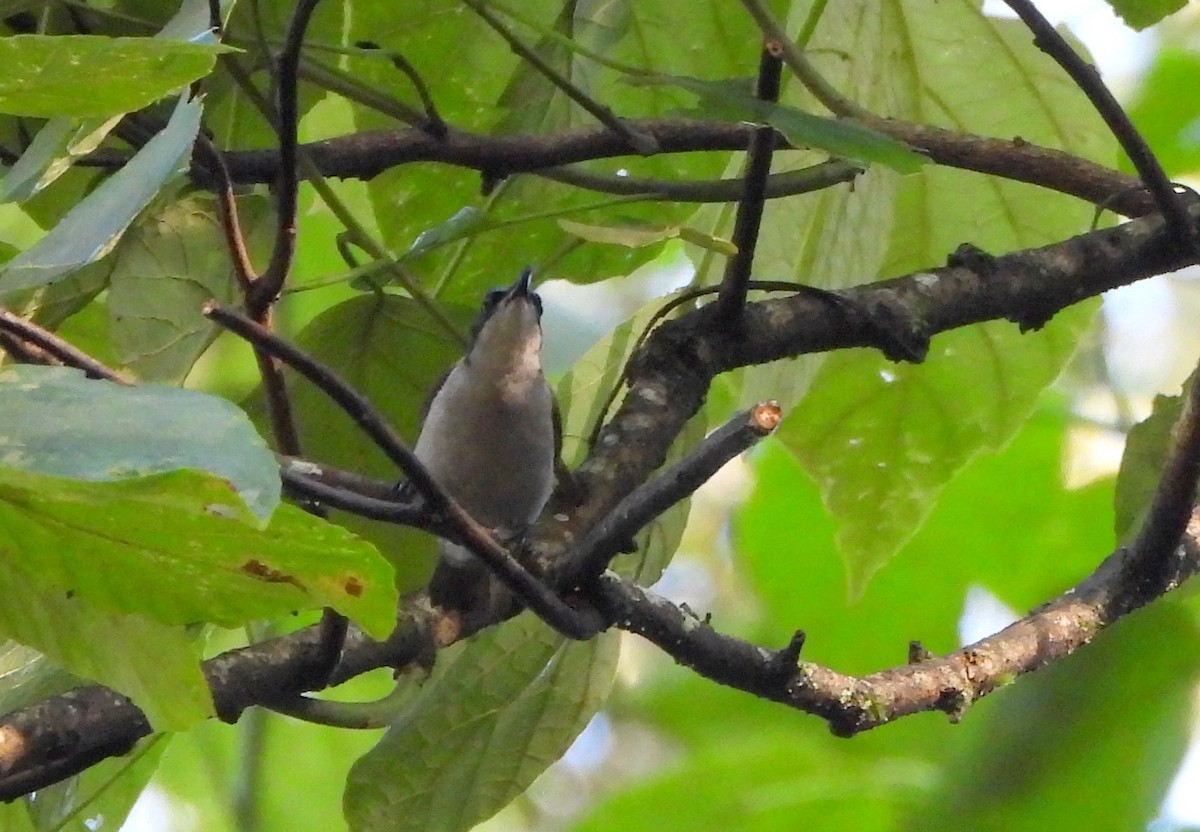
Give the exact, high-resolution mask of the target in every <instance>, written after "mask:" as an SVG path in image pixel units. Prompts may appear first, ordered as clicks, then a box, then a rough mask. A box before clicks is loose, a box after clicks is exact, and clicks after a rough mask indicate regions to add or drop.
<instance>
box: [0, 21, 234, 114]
mask: <svg viewBox="0 0 1200 832" xmlns="http://www.w3.org/2000/svg"><path fill="white" fill-rule="evenodd" d="M228 51H230V48H229V47H227V46H220V45H216V44H208V45H206V44H197V43H181V42H179V41H172V40H166V39H160V38H110V37H101V36H99V35H59V36H46V35H13V36H11V37H7V38H0V63H3V65H4V67H5V72H4V76H3V78H2V79H0V112H3V113H12V114H14V115H19V116H33V117H36V118H53V117H55V116H74V117H76V118H88V117H94V118H102V117H106V116H112V115H117V114H119V113H128V112H132V111H133V110H140V109H142V108H143V107H145V106H147V105H149V104H152V103H154V102H155V101H158V100H159V99H160V98H165V97H166V96H167V95H169V94H171V93H172V92H174V91H175V90H178V89H179V88H180V87H183V86H184V85H186V84H190V83H191V82H192V81H195V80H196V79H197V78H203V77H204V76H205V75H207V74H208V73H209V72H210V71H211V70H212V67H213V63H214V62H215V61H216V59H217V55H219V54H220V53H222V52H228ZM97 78H103V79H105V83H102V84H98V83H96V79H97Z"/></svg>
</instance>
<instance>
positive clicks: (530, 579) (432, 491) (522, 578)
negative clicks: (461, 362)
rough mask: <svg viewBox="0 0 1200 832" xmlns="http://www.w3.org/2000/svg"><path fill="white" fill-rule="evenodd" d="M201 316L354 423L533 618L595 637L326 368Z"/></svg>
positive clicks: (268, 339) (261, 333) (218, 311)
mask: <svg viewBox="0 0 1200 832" xmlns="http://www.w3.org/2000/svg"><path fill="white" fill-rule="evenodd" d="M204 314H205V315H207V316H208V317H209V318H212V319H213V320H214V321H216V322H217V323H219V324H221V325H222V326H223V327H225V328H226V329H228V330H230V331H231V332H233V333H235V334H236V335H238V336H240V337H242V338H244V339H246V340H247V341H249V342H250V343H251V344H253V345H254V346H255V347H258V348H260V349H262V350H263V351H265V352H268V353H270V354H271V355H272V356H275V357H277V358H279V359H281V360H283V361H284V362H286V363H287V364H288V366H290V367H292V369H294V370H296V371H297V372H299V373H300V374H301V375H303V376H304V377H305V378H307V379H308V380H309V381H311V382H312V383H313V384H315V385H317V387H318V388H320V389H321V391H322V392H323V393H325V395H327V396H329V398H330V399H331V400H332V401H333V402H334V403H335V404H336V405H338V407H340V408H341V409H342V410H343V411H345V413H346V414H347V415H348V416H350V418H351V419H353V420H354V423H355V424H356V425H358V427H359V428H361V429H362V431H363V433H365V434H366V435H367V436H368V437H369V438H370V439H371V441H372V442H374V443H375V444H376V445H377V446H378V447H379V448H380V450H382V451H383V452H384V454H386V455H387V457H388V458H389V459H390V460H392V461H393V462H394V463H396V465H397V466H398V467H399V468H400V470H401V471H403V472H404V475H405V476H406V477H407V478H408V480H409V482H411V483H412V484H413V486H414V487H415V488H416V489H417V491H418V493H420V495H421V497H422V498H424V500H425V502H426V504H427V506H428V507H429V510H430V511H432V512H434V513H436V514H438V515H440V516H442V517H444V518H445V519H446V521H447V523H448V524H449V525H450V527H451V528H452V529H453V532H454V534H453V537H454V538H455V539H456V540H457V541H458V542H460V543H462V545H463V546H465V547H466V548H467V549H468V550H470V552H471V553H472V554H474V555H476V556H477V557H478V558H479V559H480V560H481V561H483V562H484V563H485V564H486V565H487V566H488V568H489V569H491V570H492V572H493V573H494V574H495V575H496V577H498V578H499V579H500V580H501V581H502V582H503V583H504V585H505V586H506V587H508V588H509V589H511V590H512V591H513V593H514V594H515V595H516V596H517V598H518V599H519V600H520V601H521V602H522V603H523V604H525V606H527V607H529V609H531V610H532V611H533V612H534V613H535V614H536V615H538V616H539V617H540V618H542V619H543V620H544V621H546V623H547V624H550V626H552V627H554V628H555V629H557V630H558V631H559V632H561V633H563V634H564V635H567V636H569V637H571V638H577V639H586V638H590V637H592V636H593V635H595V634H596V632H597V630H598V629H600V628H601V627H602V623H601V622H599V621H598V620H596V619H595V618H594V617H592V616H588V615H587V614H585V613H581V612H579V611H576V610H574V609H572V608H571V607H569V606H568V605H567V604H566V603H565V602H564V601H563V600H562V599H561V598H559V597H558V596H557V595H555V594H554V592H553V591H552V590H551V589H550V588H549V587H548V586H546V585H545V584H544V583H542V582H541V581H540V580H538V579H537V578H536V577H534V576H533V575H532V574H531V573H530V572H529V571H528V570H526V569H525V567H524V566H522V565H521V564H520V562H519V561H518V560H517V559H516V558H514V557H513V556H512V554H511V553H510V552H509V551H508V550H507V549H505V548H504V547H503V546H501V545H500V544H499V543H498V542H496V539H495V538H494V537H492V534H491V532H489V531H488V530H487V529H486V528H484V527H483V526H482V525H480V524H479V522H478V521H477V520H475V519H474V518H473V517H471V515H470V514H469V513H468V512H467V511H466V510H465V509H464V508H463V507H462V506H461V505H459V504H458V502H457V501H456V500H454V499H453V498H452V497H451V496H450V495H449V494H447V493H446V491H445V489H443V488H442V487H441V486H440V485H439V484H438V483H437V481H436V480H434V479H433V477H432V475H430V473H429V471H428V470H427V469H426V468H425V466H424V465H422V464H421V461H420V460H418V459H417V457H416V455H415V454H414V453H413V452H412V450H411V449H410V448H409V447H408V446H407V445H406V444H405V443H404V440H403V439H401V438H400V436H399V435H398V434H397V433H396V432H395V430H393V429H392V426H391V425H390V424H388V422H387V420H386V419H384V418H383V416H382V415H381V414H380V413H379V411H378V410H376V409H375V407H374V406H373V405H372V404H371V403H370V402H369V401H368V400H367V399H366V397H364V396H363V395H362V394H360V393H359V392H358V391H356V390H354V389H353V388H351V387H350V386H349V385H348V384H346V383H345V382H344V381H342V380H341V379H340V378H338V377H337V375H336V374H335V373H333V371H331V370H330V369H329V368H327V367H325V366H323V365H321V364H319V363H317V362H316V361H314V360H313V359H312V357H311V356H308V355H306V354H305V353H303V352H301V351H300V350H298V349H297V348H296V347H295V346H293V345H292V344H289V343H287V342H286V341H284V340H283V339H282V338H280V337H279V336H277V335H275V334H274V333H272V332H270V331H268V330H267V329H265V328H263V327H261V326H259V325H258V324H256V323H254V321H252V320H250V319H249V318H248V317H246V316H245V315H242V314H240V313H238V312H236V311H234V310H232V309H228V308H226V307H223V306H221V305H220V304H218V303H217V302H215V301H209V302H208V303H207V304H205V306H204Z"/></svg>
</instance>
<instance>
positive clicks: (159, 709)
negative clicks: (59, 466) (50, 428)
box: [0, 487, 212, 731]
mask: <svg viewBox="0 0 1200 832" xmlns="http://www.w3.org/2000/svg"><path fill="white" fill-rule="evenodd" d="M0 490H3V491H5V492H7V491H9V489H6V488H2V487H0ZM8 497H9V495H8V494H7V493H4V494H0V500H3V501H4V502H3V503H0V516H3V523H4V531H5V535H4V539H3V540H2V541H0V547H2V549H0V590H2V591H3V592H4V595H5V597H6V598H8V599H9V600H8V602H7V603H5V604H4V605H3V606H2V607H0V635H3V637H5V638H11V639H14V640H15V641H19V642H21V643H22V644H26V645H29V646H30V647H34V648H36V649H37V650H39V651H40V652H42V653H44V654H45V655H46V656H47V657H49V658H50V659H52V660H53V661H55V662H56V663H58V664H59V665H61V666H62V667H63V668H65V669H66V670H68V671H70V672H71V673H72V674H74V675H75V676H77V677H80V678H83V679H90V680H92V681H95V682H99V683H101V684H103V685H107V686H108V687H111V688H113V689H114V690H117V691H120V692H121V693H123V694H125V695H126V696H128V697H129V698H130V699H132V700H133V701H134V702H135V703H137V705H138V707H140V708H141V709H142V710H143V711H144V712H145V714H146V717H147V718H148V719H149V720H150V724H151V725H152V726H154V728H155V729H156V730H160V731H170V730H182V729H184V728H187V727H188V726H190V725H192V724H194V723H196V722H197V721H199V720H202V719H205V718H207V717H209V716H211V715H212V698H211V695H210V694H209V691H208V685H207V683H206V682H205V680H204V675H203V674H202V673H201V672H200V645H198V644H197V643H196V639H195V638H194V637H193V636H191V635H189V634H188V633H187V632H186V630H185V629H184V628H183V627H177V626H168V625H166V624H160V623H158V622H156V621H152V620H150V619H148V618H145V617H143V616H141V615H122V614H120V613H114V612H110V611H108V610H106V609H104V608H103V606H102V605H99V604H94V603H92V602H91V600H90V597H91V595H93V594H94V593H91V592H89V593H81V592H77V591H75V590H74V589H73V588H72V587H73V586H74V584H68V585H61V584H60V585H58V586H53V585H50V584H49V581H48V579H47V576H45V575H44V574H42V572H43V570H46V571H50V570H52V569H53V567H54V566H56V565H57V564H56V563H55V562H54V560H55V557H56V556H60V555H61V554H63V553H60V552H56V551H53V550H51V551H49V552H46V551H44V550H40V549H37V550H35V549H26V550H24V551H15V550H14V547H13V542H12V541H13V538H12V535H13V534H14V533H15V534H21V533H23V532H25V531H26V530H27V529H26V528H25V527H23V526H22V524H20V523H19V522H14V521H13V517H12V514H11V512H10V511H8V510H7V509H8V508H9V505H8V503H7V499H8ZM26 539H28V538H26ZM39 542H40V541H39ZM70 542H71V540H70V538H69V537H67V538H66V543H67V544H69V543H70ZM35 545H37V544H36V543H35ZM37 555H42V557H37ZM22 556H24V557H22ZM59 559H60V562H61V560H62V559H63V558H61V557H60V558H59ZM121 577H122V576H119V575H118V576H116V577H115V578H110V579H109V583H110V584H115V585H119V583H120V581H121ZM135 577H136V576H135ZM135 582H136V581H135ZM78 585H79V586H82V584H78ZM154 591H156V592H158V591H161V590H160V589H159V588H158V587H157V585H156V588H155V589H154ZM149 657H153V660H149Z"/></svg>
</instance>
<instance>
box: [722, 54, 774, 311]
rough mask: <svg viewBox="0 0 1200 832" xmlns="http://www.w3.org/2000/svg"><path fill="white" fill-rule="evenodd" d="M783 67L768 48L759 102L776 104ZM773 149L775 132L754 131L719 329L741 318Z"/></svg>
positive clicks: (762, 128)
mask: <svg viewBox="0 0 1200 832" xmlns="http://www.w3.org/2000/svg"><path fill="white" fill-rule="evenodd" d="M782 69H783V63H782V62H781V61H780V60H779V57H778V56H777V55H776V54H774V51H773V50H772V48H771V47H770V46H769V45H768V46H766V47H764V48H763V51H762V55H761V57H760V59H759V62H758V83H757V85H756V88H755V94H756V95H757V97H758V98H759V100H761V101H769V102H772V103H774V102H776V101H778V100H779V79H780V73H781V72H782ZM774 149H775V130H774V128H772V127H770V126H768V125H759V126H758V127H756V128H755V130H754V134H753V135H752V137H751V139H750V146H749V148H748V149H747V151H746V192H745V196H743V197H742V199H741V200H740V201H739V202H738V207H737V216H736V217H735V218H734V221H733V244H734V246H736V247H737V252H736V253H735V254H734V255H733V257H731V258H729V261H728V262H727V263H726V264H725V274H724V276H723V277H722V278H721V291H720V293H719V294H718V295H717V300H716V309H715V310H714V311H713V322H714V324H715V326H717V327H718V328H721V329H733V328H735V327H736V326H737V325H738V323H739V322H740V321H741V318H742V310H743V309H744V308H745V306H746V291H747V286H748V284H749V283H750V274H751V271H752V270H753V268H754V251H755V249H756V248H757V246H758V230H759V228H760V227H761V225H762V215H763V206H764V205H765V204H766V197H767V193H766V185H767V177H768V176H769V175H770V173H771V155H772V152H773V151H774Z"/></svg>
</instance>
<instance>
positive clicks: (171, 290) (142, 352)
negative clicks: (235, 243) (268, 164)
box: [107, 196, 273, 384]
mask: <svg viewBox="0 0 1200 832" xmlns="http://www.w3.org/2000/svg"><path fill="white" fill-rule="evenodd" d="M238 211H239V214H240V217H241V227H242V233H243V235H244V237H245V241H246V243H247V246H248V247H249V248H250V250H251V251H252V252H255V251H266V250H268V248H267V246H268V245H269V243H268V232H269V231H271V230H273V222H272V219H273V214H272V213H271V210H270V206H269V204H268V203H267V201H266V200H265V199H263V198H261V197H252V196H250V197H244V198H242V199H240V200H238ZM255 243H261V244H262V246H261V247H259V246H256V245H254V244H255ZM112 257H114V258H115V259H116V262H115V263H114V267H113V270H112V273H111V275H110V277H109V283H110V286H109V293H108V304H107V308H108V314H109V320H110V322H111V325H110V330H109V331H110V333H111V335H112V340H113V347H114V349H115V350H116V352H117V356H118V357H119V359H120V360H121V362H122V363H123V364H124V365H125V366H126V367H128V368H129V369H130V370H132V371H133V372H134V374H136V375H137V377H138V378H140V379H142V380H143V381H156V382H161V383H164V384H175V383H179V382H180V381H182V380H183V378H184V377H185V376H186V375H187V373H188V371H189V370H191V368H192V365H193V364H194V363H195V361H196V359H197V358H199V356H200V355H201V353H203V351H204V349H205V348H206V347H207V346H208V345H209V344H210V343H211V342H212V340H213V339H214V338H215V337H216V335H217V332H218V329H217V327H216V326H215V325H214V324H213V323H212V322H211V321H209V320H208V319H207V318H205V317H204V315H203V314H202V313H201V311H200V310H201V307H202V306H203V305H204V303H205V302H206V301H209V300H212V299H213V298H216V299H217V300H221V301H225V302H230V301H232V300H233V299H234V298H235V297H236V296H237V287H236V284H235V281H234V277H233V274H232V271H231V269H230V265H229V252H228V251H227V250H226V240H225V234H224V232H223V231H222V228H221V223H220V220H219V219H218V217H217V212H216V206H215V205H214V203H213V201H212V200H211V199H203V198H187V199H183V200H180V201H179V202H173V203H170V204H169V205H166V206H164V207H163V208H162V209H161V210H160V211H157V212H155V213H154V214H153V215H152V216H146V217H144V218H142V219H141V220H140V221H139V222H138V223H137V224H136V225H135V227H134V228H133V229H132V230H131V231H130V232H129V233H128V234H126V235H125V237H124V238H123V239H122V241H121V244H120V246H119V247H118V249H117V251H116V252H114V254H113V255H112ZM264 259H265V258H264Z"/></svg>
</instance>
